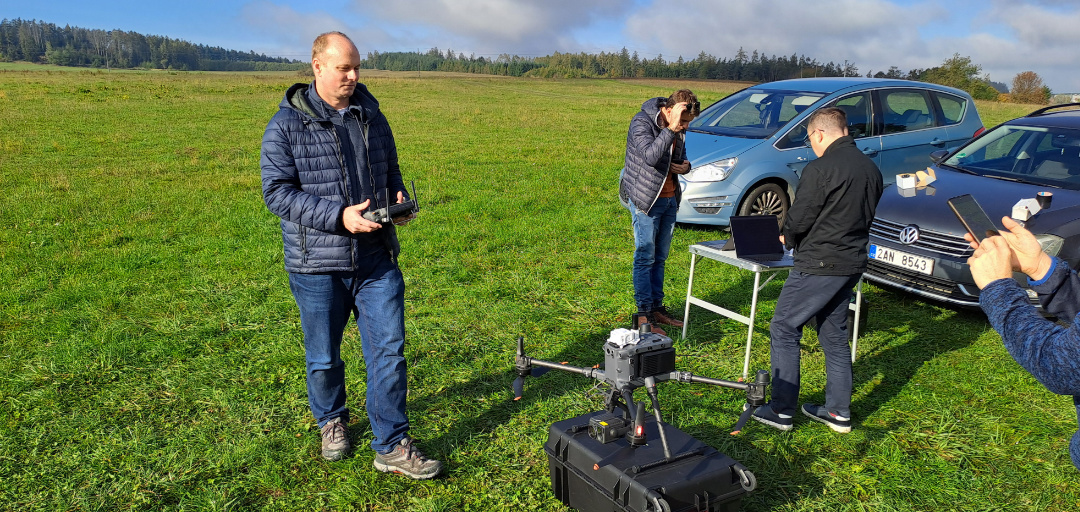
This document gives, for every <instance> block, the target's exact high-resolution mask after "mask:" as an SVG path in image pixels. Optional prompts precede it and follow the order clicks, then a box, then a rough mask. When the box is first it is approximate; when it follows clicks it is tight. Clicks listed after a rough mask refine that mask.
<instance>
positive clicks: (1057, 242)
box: [1035, 235, 1065, 256]
mask: <svg viewBox="0 0 1080 512" xmlns="http://www.w3.org/2000/svg"><path fill="white" fill-rule="evenodd" d="M1035 239H1036V240H1038V241H1039V246H1040V247H1042V250H1043V252H1045V253H1046V254H1049V255H1050V256H1057V255H1058V253H1059V252H1061V247H1062V245H1064V243H1065V240H1064V239H1063V238H1061V237H1060V236H1056V235H1035Z"/></svg>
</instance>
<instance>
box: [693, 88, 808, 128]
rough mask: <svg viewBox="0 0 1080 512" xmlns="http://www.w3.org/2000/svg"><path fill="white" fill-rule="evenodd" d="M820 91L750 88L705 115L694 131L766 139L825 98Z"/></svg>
mask: <svg viewBox="0 0 1080 512" xmlns="http://www.w3.org/2000/svg"><path fill="white" fill-rule="evenodd" d="M822 96H824V94H822V93H819V92H802V91H781V90H775V89H761V88H750V89H744V90H742V91H739V92H737V93H735V94H732V95H731V96H728V97H727V98H724V99H723V100H720V101H719V102H717V103H716V104H714V105H713V106H711V107H709V108H707V109H705V110H704V111H702V112H701V115H699V116H697V117H696V118H694V120H693V121H691V122H690V129H691V130H694V131H699V132H705V133H714V134H718V135H729V136H733V137H746V138H751V139H764V138H767V137H769V136H771V135H772V134H774V133H776V131H777V130H779V129H780V128H783V127H784V125H785V124H787V123H788V121H791V119H792V118H794V117H795V116H797V115H799V114H800V113H802V112H803V111H805V110H806V109H807V108H808V107H809V106H810V105H812V104H814V102H816V101H817V100H819V99H821V98H822Z"/></svg>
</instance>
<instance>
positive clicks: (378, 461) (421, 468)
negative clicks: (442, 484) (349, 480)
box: [375, 437, 442, 480]
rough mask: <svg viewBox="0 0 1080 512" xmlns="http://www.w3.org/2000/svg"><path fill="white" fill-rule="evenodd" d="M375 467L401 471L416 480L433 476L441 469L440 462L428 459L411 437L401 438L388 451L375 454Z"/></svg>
mask: <svg viewBox="0 0 1080 512" xmlns="http://www.w3.org/2000/svg"><path fill="white" fill-rule="evenodd" d="M375 469H377V470H379V471H383V472H394V473H401V474H403V475H406V476H408V477H410V478H415V479H417V480H427V479H428V478H434V477H435V475H438V474H439V472H440V471H442V462H439V461H437V460H435V459H429V458H427V457H425V456H424V454H423V452H421V451H420V449H419V448H417V447H416V445H415V444H413V440H412V438H411V437H406V438H405V439H402V440H401V442H400V443H398V444H397V446H394V448H393V449H392V450H390V452H389V453H376V454H375Z"/></svg>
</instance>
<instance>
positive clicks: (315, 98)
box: [279, 81, 379, 121]
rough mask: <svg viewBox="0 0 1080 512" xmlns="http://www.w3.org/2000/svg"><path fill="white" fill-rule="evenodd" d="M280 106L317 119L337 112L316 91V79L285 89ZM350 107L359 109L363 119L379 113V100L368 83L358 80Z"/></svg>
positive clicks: (326, 117)
mask: <svg viewBox="0 0 1080 512" xmlns="http://www.w3.org/2000/svg"><path fill="white" fill-rule="evenodd" d="M279 106H280V107H281V108H291V109H293V110H296V111H298V112H300V113H301V114H303V115H305V116H307V117H310V118H311V119H313V120H315V121H325V120H327V119H328V118H329V117H330V115H331V114H336V113H337V111H336V110H334V109H333V108H331V107H330V105H327V104H326V102H325V101H322V98H319V95H318V93H316V92H315V82H314V81H312V82H311V83H309V84H304V83H300V84H293V86H292V87H289V90H288V91H285V98H283V99H282V100H281V104H280V105H279ZM349 108H353V109H359V110H360V111H361V113H362V114H363V115H362V118H363V119H374V118H375V115H376V114H378V113H379V100H377V99H375V96H373V95H372V94H371V92H370V91H368V88H367V86H366V85H364V84H362V83H359V82H357V84H356V89H355V90H353V93H352V96H351V97H350V98H349Z"/></svg>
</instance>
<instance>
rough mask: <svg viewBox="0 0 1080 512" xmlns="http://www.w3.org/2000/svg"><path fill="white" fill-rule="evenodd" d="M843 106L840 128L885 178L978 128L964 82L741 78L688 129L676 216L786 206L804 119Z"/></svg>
mask: <svg viewBox="0 0 1080 512" xmlns="http://www.w3.org/2000/svg"><path fill="white" fill-rule="evenodd" d="M823 107H839V108H842V109H843V110H844V111H845V112H846V113H847V117H848V132H849V134H850V135H851V136H852V137H853V138H854V139H855V144H856V145H857V146H858V148H859V149H861V150H862V152H863V153H864V154H866V155H867V156H869V157H871V158H873V159H874V161H875V163H877V165H878V167H879V168H880V169H881V173H882V175H883V177H884V178H885V182H886V183H889V182H891V181H893V180H894V177H895V176H896V175H897V174H900V173H905V172H913V171H916V170H919V169H923V168H925V167H926V166H927V165H930V164H931V161H930V158H929V154H930V153H932V152H934V151H935V150H941V149H950V150H951V149H953V148H956V147H958V146H960V145H961V144H963V143H965V142H967V141H968V140H970V139H971V138H972V137H973V136H975V135H977V134H978V133H980V132H982V131H983V124H982V120H981V119H980V118H979V114H978V112H976V110H975V102H974V100H972V98H971V96H970V95H968V94H967V93H966V92H964V91H961V90H958V89H953V88H951V87H944V86H940V85H935V84H928V83H922V82H913V81H908V80H891V79H874V78H803V79H795V80H783V81H779V82H770V83H765V84H761V85H755V86H752V87H748V88H746V89H743V90H741V91H738V92H736V93H733V94H731V95H730V96H728V97H726V98H724V99H722V100H720V101H718V102H716V103H714V104H712V105H711V106H709V107H708V108H706V109H705V110H703V111H702V112H701V115H699V116H698V117H697V118H695V119H694V120H693V121H692V122H691V123H690V127H689V129H688V130H687V134H686V150H687V157H688V158H689V159H690V162H691V164H692V169H691V171H690V172H689V173H688V174H686V175H684V176H681V177H680V180H679V181H680V183H681V186H682V188H683V193H682V203H681V204H680V207H679V214H678V218H677V221H678V222H682V223H689V224H711V225H721V226H726V225H727V224H728V217H730V216H732V215H763V214H772V215H777V216H779V217H780V218H781V219H782V218H783V216H784V215H785V214H786V213H787V209H788V206H789V205H790V204H791V198H792V197H794V194H795V191H796V189H797V188H798V183H799V175H800V174H801V173H802V170H803V168H804V167H806V164H807V163H809V162H810V161H811V160H813V159H814V158H815V156H814V153H813V151H811V150H810V148H809V147H808V146H807V144H806V121H807V118H808V117H809V116H810V114H812V113H813V112H814V111H815V110H817V109H819V108H823Z"/></svg>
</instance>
